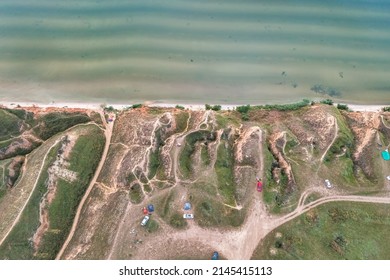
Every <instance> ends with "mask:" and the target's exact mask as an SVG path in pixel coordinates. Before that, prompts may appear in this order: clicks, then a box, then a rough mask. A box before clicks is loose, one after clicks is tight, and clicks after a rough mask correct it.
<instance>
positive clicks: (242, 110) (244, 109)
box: [236, 104, 251, 114]
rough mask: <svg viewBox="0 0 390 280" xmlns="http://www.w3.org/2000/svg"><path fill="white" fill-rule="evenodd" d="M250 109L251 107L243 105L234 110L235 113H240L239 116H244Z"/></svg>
mask: <svg viewBox="0 0 390 280" xmlns="http://www.w3.org/2000/svg"><path fill="white" fill-rule="evenodd" d="M250 109H251V105H249V104H248V105H243V106H238V107H237V108H236V111H237V112H239V113H241V114H246V113H248V112H249V110H250Z"/></svg>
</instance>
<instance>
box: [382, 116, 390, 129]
mask: <svg viewBox="0 0 390 280" xmlns="http://www.w3.org/2000/svg"><path fill="white" fill-rule="evenodd" d="M381 119H382V123H383V125H384V126H385V127H386V128H388V129H390V126H387V125H386V122H385V120H384V119H383V115H381Z"/></svg>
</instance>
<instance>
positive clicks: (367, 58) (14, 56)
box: [0, 0, 390, 104]
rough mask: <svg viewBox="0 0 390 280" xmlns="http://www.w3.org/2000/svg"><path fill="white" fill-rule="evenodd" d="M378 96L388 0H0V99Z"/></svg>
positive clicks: (371, 99) (387, 93) (386, 92)
mask: <svg viewBox="0 0 390 280" xmlns="http://www.w3.org/2000/svg"><path fill="white" fill-rule="evenodd" d="M314 85H321V86H322V87H321V88H322V89H325V91H327V92H333V93H334V92H336V93H339V94H340V95H339V97H338V98H339V99H341V100H345V101H348V102H354V103H367V104H389V103H390V1H386V0H377V1H376V0H340V1H335V0H333V1H332V0H328V1H322V0H321V1H314V0H310V1H309V0H307V1H305V0H297V1H277V0H276V1H275V0H273V1H260V0H257V1H255V0H159V1H151V0H150V1H148V0H132V1H124V0H111V1H106V0H104V1H103V0H97V1H86V0H77V1H69V0H68V1H60V0H28V1H27V0H1V1H0V101H2V100H3V101H34V102H38V101H41V102H51V101H69V102H70V101H73V102H75V101H83V102H113V103H134V102H140V101H145V100H154V101H155V100H157V101H161V102H169V103H189V102H192V103H219V104H232V103H233V104H237V103H240V104H241V103H251V104H254V103H264V102H268V103H272V102H278V103H279V102H291V101H297V100H300V99H302V98H305V97H307V98H316V97H321V96H320V95H319V94H318V93H315V92H314V91H312V90H311V88H312V87H313V86H314Z"/></svg>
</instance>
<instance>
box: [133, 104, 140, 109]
mask: <svg viewBox="0 0 390 280" xmlns="http://www.w3.org/2000/svg"><path fill="white" fill-rule="evenodd" d="M131 108H133V109H137V108H142V104H134V105H133V106H131Z"/></svg>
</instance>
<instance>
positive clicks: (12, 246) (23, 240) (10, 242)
mask: <svg viewBox="0 0 390 280" xmlns="http://www.w3.org/2000/svg"><path fill="white" fill-rule="evenodd" d="M60 146H61V144H60V143H58V144H57V145H56V146H55V147H53V148H52V149H51V150H50V152H49V154H48V156H47V158H46V162H45V165H44V167H43V169H42V170H47V168H48V167H49V166H50V165H51V164H52V163H53V162H54V161H55V157H56V155H57V151H58V149H59V148H60ZM47 178H48V173H47V172H42V173H41V175H40V177H39V180H38V182H37V186H36V188H35V190H34V192H33V194H32V196H31V198H30V200H29V202H28V204H27V206H26V208H25V210H24V211H23V214H22V215H21V217H20V219H19V222H18V223H17V224H16V225H15V227H14V228H13V230H12V231H11V233H10V234H9V235H8V237H7V239H6V240H5V241H4V243H3V244H2V245H1V246H0V259H17V260H21V259H27V260H28V259H33V254H34V250H33V247H32V244H31V243H30V241H29V239H30V238H32V237H33V235H34V232H35V231H36V229H37V228H38V227H39V203H40V201H41V199H42V197H43V195H44V194H45V192H46V190H47V188H46V180H47Z"/></svg>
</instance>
